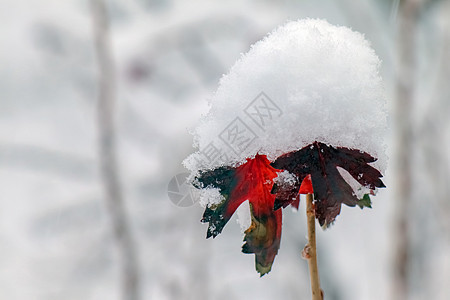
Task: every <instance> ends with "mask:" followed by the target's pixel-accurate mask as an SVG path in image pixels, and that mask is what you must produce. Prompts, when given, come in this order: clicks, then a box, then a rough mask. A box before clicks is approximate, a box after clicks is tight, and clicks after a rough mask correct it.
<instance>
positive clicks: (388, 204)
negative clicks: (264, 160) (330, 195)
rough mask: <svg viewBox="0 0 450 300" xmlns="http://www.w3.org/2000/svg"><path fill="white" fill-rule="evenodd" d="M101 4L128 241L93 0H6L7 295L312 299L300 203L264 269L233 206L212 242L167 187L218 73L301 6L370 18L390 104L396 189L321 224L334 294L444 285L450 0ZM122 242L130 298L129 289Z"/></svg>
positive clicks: (0, 162)
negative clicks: (101, 91) (104, 123)
mask: <svg viewBox="0 0 450 300" xmlns="http://www.w3.org/2000/svg"><path fill="white" fill-rule="evenodd" d="M105 2H106V7H107V11H108V20H109V23H110V39H111V47H110V51H111V53H112V55H113V57H112V61H113V64H114V67H115V74H116V85H115V88H116V89H115V91H116V100H117V102H116V109H115V116H116V123H115V125H116V130H117V131H116V142H117V143H116V144H117V155H116V157H117V162H118V169H119V180H120V185H121V188H122V195H123V203H124V211H123V215H124V216H126V217H127V218H128V225H129V226H128V227H127V228H128V230H127V233H129V234H130V236H131V239H132V240H133V241H134V248H132V251H131V252H130V253H126V254H125V255H124V254H123V253H121V252H123V251H127V250H126V248H125V250H124V248H123V247H122V248H121V247H120V245H119V244H120V241H118V240H117V238H115V237H114V234H113V228H112V227H113V226H112V224H113V223H112V218H111V216H110V212H111V209H109V208H108V204H107V200H106V199H105V194H104V192H103V191H104V189H103V187H102V185H103V183H102V179H101V177H102V175H101V171H100V157H101V154H100V150H99V142H98V139H99V138H98V137H99V134H98V132H99V130H98V124H99V123H98V121H97V119H98V106H97V102H98V100H97V98H98V97H97V94H98V75H99V68H98V63H97V56H96V50H95V49H96V48H95V38H94V36H95V35H94V30H93V19H95V18H96V17H95V16H94V15H93V13H92V7H91V5H90V2H89V1H86V0H84V1H77V0H65V1H55V0H39V1H24V0H1V1H0V207H1V210H0V266H1V268H0V298H1V299H18V300H20V299H27V300H28V299H45V300H50V299H65V300H71V299H73V300H79V299H111V300H114V299H138V298H139V295H140V299H218V300H222V299H223V300H225V299H309V298H310V287H309V279H308V270H307V263H306V261H304V260H302V259H301V256H300V252H301V250H302V249H303V246H304V244H305V243H306V238H305V234H306V232H305V218H304V203H302V204H301V207H300V212H298V213H297V212H290V211H289V210H286V211H285V216H286V217H284V226H283V238H282V243H281V249H280V251H279V254H278V256H277V258H276V259H275V263H274V267H273V269H272V271H271V273H270V274H268V275H266V276H264V277H263V278H259V276H258V274H257V273H256V272H255V270H254V256H253V255H244V254H242V253H240V246H241V245H242V233H241V230H240V228H239V225H238V224H237V223H236V221H235V218H234V219H233V220H232V221H230V223H229V224H228V225H227V227H226V228H225V230H224V232H223V234H222V235H220V236H219V237H218V238H216V239H215V240H214V241H213V240H206V239H205V235H206V225H204V224H201V223H200V222H199V220H200V218H201V215H202V212H203V209H202V208H201V207H199V205H194V206H191V207H188V208H180V207H177V206H176V205H174V204H173V203H172V202H171V201H170V200H169V198H168V196H167V185H168V183H169V181H170V179H171V178H172V177H173V176H174V175H176V174H178V173H182V172H185V170H184V169H183V167H182V165H181V161H182V160H183V159H184V158H185V157H186V156H187V155H188V154H190V153H191V152H192V151H193V150H194V149H193V148H192V136H191V135H190V134H189V133H188V130H189V129H190V128H192V127H193V126H195V124H196V122H197V120H198V119H199V117H200V116H201V114H202V113H205V112H206V110H207V99H208V97H210V96H211V95H212V93H213V92H214V90H215V88H216V87H217V84H218V80H219V79H220V77H221V76H222V74H224V73H226V72H227V70H228V69H229V68H230V67H231V66H232V65H233V63H234V62H235V60H236V59H238V58H239V57H240V54H241V53H243V52H246V51H247V50H248V49H249V47H250V45H251V44H253V43H254V42H256V41H257V40H259V39H261V38H262V37H263V36H264V35H265V34H266V33H267V32H269V31H271V30H272V29H273V28H275V27H276V26H278V25H281V24H283V23H284V22H285V21H286V20H296V19H299V18H304V17H314V18H325V19H327V20H328V21H329V22H330V23H332V24H339V25H346V26H349V27H351V28H353V29H354V30H357V31H360V32H362V33H364V34H365V36H366V38H367V39H368V40H369V41H371V42H372V45H373V47H374V49H375V50H376V52H377V54H378V55H379V57H380V58H381V59H382V61H383V65H382V76H383V78H384V81H385V84H386V90H387V93H388V98H389V100H390V104H389V106H390V108H391V110H392V114H391V119H390V122H391V125H392V131H391V133H392V134H391V136H389V137H387V138H389V141H390V145H392V147H391V149H390V150H389V152H390V166H389V168H388V171H387V174H386V176H385V183H386V185H387V186H388V188H387V189H384V190H381V191H380V192H379V194H378V196H377V197H375V198H374V199H373V200H374V201H373V202H374V203H373V209H371V210H370V209H364V210H363V211H361V210H360V209H359V208H349V207H343V209H342V212H341V216H340V217H338V218H337V222H336V224H335V225H334V226H333V227H331V228H330V229H329V230H327V231H319V232H318V247H319V268H320V275H321V280H322V287H323V289H324V291H325V296H326V297H325V299H345V300H352V299H355V300H360V299H374V300H375V299H443V300H444V299H450V285H449V284H448V283H449V278H450V199H449V197H450V196H449V195H450V175H449V174H450V85H449V82H450V1H444V0H435V1H432V0H428V1H425V0H422V1H420V0H402V1H391V0H383V1H379V0H378V1H377V0H361V1H350V0H340V1H325V0H320V1H302V0H297V1H294V0H285V1H277V0H259V1H237V0H231V1H206V0H193V1H176V0H127V1H118V0H108V1H105ZM399 128H400V129H399ZM401 128H403V129H401ZM399 157H403V158H405V159H406V160H405V164H402V163H398V161H401V159H398V158H399ZM405 179H407V180H405ZM405 191H406V192H405ZM403 198H405V199H406V200H405V199H403ZM401 199H403V200H401ZM129 255H131V256H133V260H135V261H136V266H137V267H136V268H135V271H136V272H137V274H138V275H137V278H132V280H133V282H134V283H133V284H131V285H130V286H131V288H135V289H136V290H137V292H136V294H135V295H136V297H134V296H131V295H125V297H124V296H122V291H121V290H122V289H123V287H122V286H123V284H122V283H121V281H123V279H124V278H123V276H122V275H121V274H123V267H122V266H123V262H122V260H123V258H124V257H125V259H126V258H127V257H128V256H129ZM128 258H129V257H128ZM127 296H128V297H127Z"/></svg>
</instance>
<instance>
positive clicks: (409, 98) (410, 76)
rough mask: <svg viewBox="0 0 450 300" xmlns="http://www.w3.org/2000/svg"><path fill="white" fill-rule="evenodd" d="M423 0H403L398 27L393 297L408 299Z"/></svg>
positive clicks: (400, 299)
mask: <svg viewBox="0 0 450 300" xmlns="http://www.w3.org/2000/svg"><path fill="white" fill-rule="evenodd" d="M420 5H421V0H404V1H400V9H399V14H400V15H399V24H398V26H399V28H398V33H397V34H398V44H397V47H398V60H399V71H398V78H397V86H396V94H397V95H396V96H397V99H396V105H395V120H396V139H395V140H396V152H395V163H396V171H397V174H396V185H395V186H396V194H395V199H396V220H395V225H394V239H395V241H394V243H393V251H394V255H395V257H394V263H393V269H394V278H393V291H392V295H391V296H392V299H396V300H397V299H398V300H402V299H408V289H409V287H408V266H409V260H410V255H411V253H410V249H409V243H410V238H409V234H410V233H409V222H408V218H409V216H410V214H411V212H410V211H409V210H408V208H409V207H410V203H411V200H412V190H413V186H412V174H413V171H412V166H411V165H412V155H413V151H414V149H415V148H414V147H413V134H414V132H413V123H412V119H411V118H412V117H411V115H412V107H413V104H414V95H415V83H416V76H417V74H416V73H417V72H416V56H417V53H416V51H415V49H416V45H415V44H416V38H417V26H418V18H419V12H420Z"/></svg>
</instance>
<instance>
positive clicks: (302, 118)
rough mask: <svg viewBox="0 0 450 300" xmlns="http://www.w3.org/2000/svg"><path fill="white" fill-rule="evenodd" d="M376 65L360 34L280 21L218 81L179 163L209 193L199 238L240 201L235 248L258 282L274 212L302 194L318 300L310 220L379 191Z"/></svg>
mask: <svg viewBox="0 0 450 300" xmlns="http://www.w3.org/2000/svg"><path fill="white" fill-rule="evenodd" d="M379 66H380V61H379V59H378V57H377V56H376V54H375V52H374V50H373V49H372V48H371V47H370V44H369V42H368V41H367V40H365V38H364V36H363V35H361V34H360V33H357V32H354V31H352V30H350V29H348V28H346V27H342V26H341V27H338V26H333V25H330V24H329V23H328V22H326V21H323V20H313V19H306V20H299V21H296V22H289V23H287V24H285V25H284V26H281V27H279V28H277V29H276V30H274V31H273V32H272V33H270V34H269V35H268V36H266V37H265V38H264V39H263V40H261V41H259V42H257V43H256V44H254V45H253V46H252V47H251V49H250V51H249V52H248V53H246V54H245V55H243V56H242V57H241V58H240V59H239V60H238V61H237V62H236V64H235V65H234V66H233V67H232V68H231V70H230V72H229V73H228V74H227V75H225V76H224V77H223V78H222V79H221V81H220V86H219V88H218V90H217V92H216V94H215V95H214V96H213V98H212V99H211V101H210V110H209V112H208V114H207V115H206V116H204V117H203V119H202V120H201V122H200V124H199V125H198V126H197V128H196V129H195V131H194V135H195V146H197V147H198V151H197V152H196V153H194V154H192V155H191V156H189V157H188V158H187V159H186V160H185V161H184V165H185V166H186V167H187V168H188V169H189V170H190V171H191V172H192V178H193V184H194V185H195V186H196V187H197V188H199V189H207V190H211V192H208V193H203V195H215V196H213V197H212V201H211V202H209V201H208V199H206V201H205V199H203V203H206V209H205V213H204V215H203V219H202V221H203V222H207V223H209V227H208V231H207V237H208V238H209V237H211V236H212V237H216V236H217V235H218V234H219V233H221V231H222V229H223V228H224V226H225V225H226V224H227V222H228V221H229V219H230V218H231V216H232V215H233V214H234V212H235V211H236V209H237V208H238V207H239V206H240V205H241V204H242V203H243V202H244V201H246V200H248V202H249V204H250V205H249V207H250V214H251V224H250V226H249V227H248V229H247V230H246V231H245V237H244V242H245V243H244V245H243V246H242V251H243V252H244V253H254V254H255V264H256V270H257V271H258V272H259V273H260V274H261V276H262V275H264V274H266V273H268V272H269V271H270V270H271V268H272V264H273V261H274V259H275V256H276V255H277V252H278V249H279V247H280V239H281V224H282V222H281V219H282V212H281V210H282V209H281V208H285V207H287V206H288V205H292V206H294V207H297V208H298V204H299V199H300V197H299V194H307V197H306V199H307V215H308V239H309V243H308V244H307V246H306V247H305V249H304V251H303V255H304V257H305V258H306V259H308V262H309V266H310V275H311V284H312V292H313V299H321V297H322V296H321V290H320V285H319V277H318V272H317V260H316V249H315V234H314V232H315V219H317V220H318V222H319V224H320V225H321V226H322V227H328V226H329V225H330V224H332V223H333V222H334V221H335V218H336V216H337V215H339V213H340V210H341V204H346V205H348V206H357V205H358V206H359V207H361V208H363V207H370V205H371V202H370V198H369V195H375V192H376V189H377V188H380V187H384V184H383V182H382V181H381V179H380V178H381V177H382V172H384V170H385V168H386V161H387V158H386V155H385V143H384V136H385V131H386V108H385V106H386V104H385V102H386V99H385V96H384V91H383V87H382V82H381V78H380V76H379V74H378V69H379ZM255 97H256V98H255ZM252 100H253V101H252ZM213 191H214V192H213ZM313 196H314V197H313ZM218 199H219V201H218Z"/></svg>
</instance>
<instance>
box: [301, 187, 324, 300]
mask: <svg viewBox="0 0 450 300" xmlns="http://www.w3.org/2000/svg"><path fill="white" fill-rule="evenodd" d="M306 218H307V223H308V244H307V245H306V246H305V249H304V250H303V251H304V256H305V257H306V258H307V260H308V267H309V277H310V280H311V291H312V300H322V299H323V295H322V290H321V289H320V280H319V269H318V267H317V251H316V216H315V213H314V206H313V195H312V194H307V195H306Z"/></svg>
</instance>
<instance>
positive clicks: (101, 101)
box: [91, 0, 140, 300]
mask: <svg viewBox="0 0 450 300" xmlns="http://www.w3.org/2000/svg"><path fill="white" fill-rule="evenodd" d="M91 6H92V18H93V23H94V32H95V50H96V54H97V60H98V68H99V78H98V80H99V82H98V83H99V89H98V130H99V152H100V153H99V155H100V167H101V175H102V180H103V188H104V192H105V198H106V199H105V200H106V207H107V209H108V213H109V215H110V218H111V224H112V227H113V237H114V240H115V243H116V245H117V248H118V253H119V259H120V272H121V280H122V282H121V284H122V291H121V292H122V299H123V300H138V299H139V298H140V297H139V282H140V278H139V270H138V263H137V253H136V252H137V251H136V249H135V246H134V241H133V239H132V236H131V230H130V226H129V219H128V215H127V213H126V211H125V205H124V200H123V195H122V188H121V184H120V180H119V176H118V168H117V158H116V142H115V128H114V112H115V111H114V108H115V107H114V104H115V90H114V87H115V76H114V65H113V59H112V54H111V49H110V41H109V30H108V20H107V13H106V7H105V4H104V2H103V0H91Z"/></svg>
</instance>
